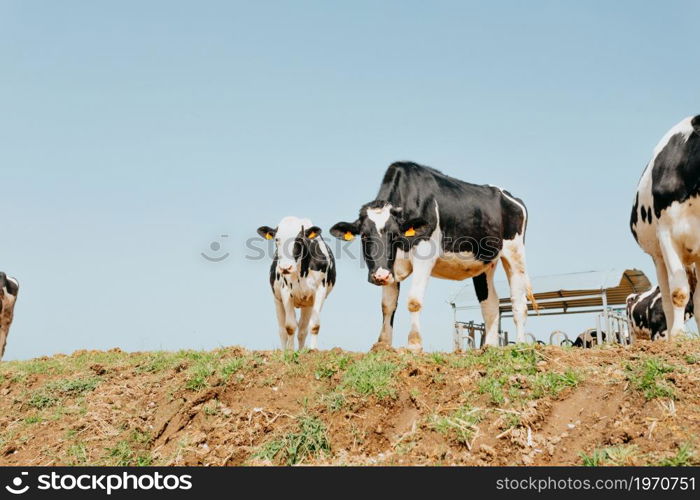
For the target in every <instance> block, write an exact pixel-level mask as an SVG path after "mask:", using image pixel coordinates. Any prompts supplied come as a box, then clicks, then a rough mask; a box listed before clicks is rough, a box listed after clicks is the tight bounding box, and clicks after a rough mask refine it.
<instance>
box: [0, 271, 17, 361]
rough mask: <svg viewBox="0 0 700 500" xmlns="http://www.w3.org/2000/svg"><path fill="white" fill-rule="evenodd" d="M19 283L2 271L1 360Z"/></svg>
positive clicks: (0, 292) (0, 306)
mask: <svg viewBox="0 0 700 500" xmlns="http://www.w3.org/2000/svg"><path fill="white" fill-rule="evenodd" d="M18 292H19V283H17V280H16V279H14V278H10V277H9V276H7V275H6V274H5V273H3V272H1V271H0V359H2V356H3V355H4V354H5V345H6V344H7V335H8V333H9V332H10V325H11V324H12V318H13V317H14V311H15V302H16V301H17V293H18Z"/></svg>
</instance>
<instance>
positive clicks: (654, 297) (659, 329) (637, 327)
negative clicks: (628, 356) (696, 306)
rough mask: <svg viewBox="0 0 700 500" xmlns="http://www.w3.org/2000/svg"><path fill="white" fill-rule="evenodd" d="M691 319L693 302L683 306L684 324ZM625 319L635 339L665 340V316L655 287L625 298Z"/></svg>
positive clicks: (690, 301)
mask: <svg viewBox="0 0 700 500" xmlns="http://www.w3.org/2000/svg"><path fill="white" fill-rule="evenodd" d="M692 317H693V301H692V300H689V301H688V304H687V305H686V306H685V316H684V317H683V322H684V323H685V322H686V321H688V320H689V319H690V318H692ZM627 319H628V320H629V324H630V331H631V333H632V335H634V337H635V338H638V339H646V340H656V339H658V338H666V330H667V326H666V315H665V314H664V308H663V305H662V300H661V289H660V288H659V287H658V286H657V287H656V288H652V289H651V290H647V291H646V292H643V293H633V294H630V295H629V296H628V297H627Z"/></svg>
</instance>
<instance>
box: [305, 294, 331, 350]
mask: <svg viewBox="0 0 700 500" xmlns="http://www.w3.org/2000/svg"><path fill="white" fill-rule="evenodd" d="M327 294H328V289H327V288H326V287H325V286H323V285H321V286H319V287H318V288H317V289H316V293H315V294H314V305H313V306H312V307H311V322H310V327H309V329H310V330H311V337H309V349H316V345H317V342H318V332H319V330H320V329H321V309H323V303H324V302H325V301H326V295H327Z"/></svg>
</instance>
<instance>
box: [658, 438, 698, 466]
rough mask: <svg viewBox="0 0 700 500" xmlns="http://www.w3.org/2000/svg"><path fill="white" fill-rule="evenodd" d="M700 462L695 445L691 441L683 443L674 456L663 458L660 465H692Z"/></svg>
mask: <svg viewBox="0 0 700 500" xmlns="http://www.w3.org/2000/svg"><path fill="white" fill-rule="evenodd" d="M699 463H700V461H698V460H697V459H696V455H695V450H694V449H693V446H692V445H691V444H690V443H683V444H681V445H680V446H679V447H678V450H677V451H676V454H675V455H674V456H672V457H670V458H666V459H664V460H661V461H660V462H659V463H658V465H660V466H662V467H690V466H692V465H698V464H699Z"/></svg>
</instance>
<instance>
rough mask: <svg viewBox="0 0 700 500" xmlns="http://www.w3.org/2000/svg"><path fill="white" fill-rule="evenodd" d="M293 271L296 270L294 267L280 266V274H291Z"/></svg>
mask: <svg viewBox="0 0 700 500" xmlns="http://www.w3.org/2000/svg"><path fill="white" fill-rule="evenodd" d="M292 269H294V266H293V265H288V266H280V272H281V273H282V274H289V273H291V272H292Z"/></svg>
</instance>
